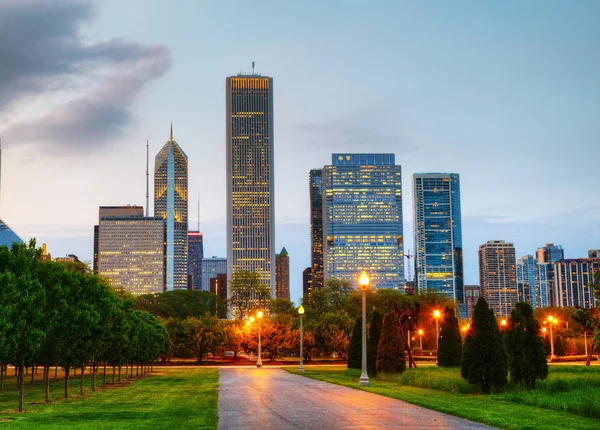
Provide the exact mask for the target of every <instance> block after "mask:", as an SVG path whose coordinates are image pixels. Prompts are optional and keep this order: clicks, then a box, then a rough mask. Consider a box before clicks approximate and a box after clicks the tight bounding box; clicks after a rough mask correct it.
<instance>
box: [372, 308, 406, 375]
mask: <svg viewBox="0 0 600 430" xmlns="http://www.w3.org/2000/svg"><path fill="white" fill-rule="evenodd" d="M404 369H406V359H405V357H404V339H403V338H402V335H401V334H400V329H399V328H398V325H397V324H396V313H395V312H390V313H387V314H385V317H384V318H383V326H382V329H381V339H379V347H378V349H377V370H378V371H380V372H384V373H385V374H388V373H402V372H404Z"/></svg>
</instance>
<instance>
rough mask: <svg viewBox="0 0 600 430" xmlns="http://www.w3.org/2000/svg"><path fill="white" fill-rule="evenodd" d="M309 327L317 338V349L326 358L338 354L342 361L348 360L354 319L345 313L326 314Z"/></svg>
mask: <svg viewBox="0 0 600 430" xmlns="http://www.w3.org/2000/svg"><path fill="white" fill-rule="evenodd" d="M309 326H310V327H312V328H311V331H312V333H313V334H314V336H315V348H316V349H317V351H318V352H319V353H320V354H323V355H325V356H326V357H331V356H332V355H333V354H336V355H337V356H338V357H340V358H341V359H342V360H344V359H346V356H347V353H348V345H349V343H350V330H351V328H352V319H351V318H350V316H349V315H348V314H347V313H346V312H345V311H343V310H342V311H338V312H326V313H324V314H322V315H321V317H320V318H319V320H318V321H316V323H313V324H309Z"/></svg>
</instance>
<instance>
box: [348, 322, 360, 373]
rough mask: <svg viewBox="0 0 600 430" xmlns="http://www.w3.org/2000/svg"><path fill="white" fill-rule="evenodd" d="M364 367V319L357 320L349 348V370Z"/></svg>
mask: <svg viewBox="0 0 600 430" xmlns="http://www.w3.org/2000/svg"><path fill="white" fill-rule="evenodd" d="M361 366H362V318H357V319H356V323H355V324H354V329H353V330H352V337H351V338H350V345H349V346H348V369H360V368H361Z"/></svg>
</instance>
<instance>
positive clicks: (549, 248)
mask: <svg viewBox="0 0 600 430" xmlns="http://www.w3.org/2000/svg"><path fill="white" fill-rule="evenodd" d="M564 258H565V252H564V251H563V248H562V246H561V245H554V244H553V243H547V244H545V245H544V246H542V247H541V248H538V249H537V259H538V261H539V262H540V263H555V262H557V261H560V260H564Z"/></svg>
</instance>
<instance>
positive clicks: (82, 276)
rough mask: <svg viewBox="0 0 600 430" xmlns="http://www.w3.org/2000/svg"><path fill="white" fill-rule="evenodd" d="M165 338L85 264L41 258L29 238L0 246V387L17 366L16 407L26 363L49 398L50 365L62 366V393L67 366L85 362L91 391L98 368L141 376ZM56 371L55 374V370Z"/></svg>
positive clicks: (165, 345)
mask: <svg viewBox="0 0 600 430" xmlns="http://www.w3.org/2000/svg"><path fill="white" fill-rule="evenodd" d="M169 346H170V345H169V338H168V334H167V331H166V329H165V328H164V326H163V325H162V324H161V322H160V321H159V320H158V319H157V318H155V317H154V316H153V315H151V314H150V313H148V312H144V311H141V310H136V309H134V308H133V303H132V302H131V301H130V300H127V299H122V298H119V297H118V296H117V295H116V294H115V292H114V291H112V290H111V289H110V287H109V286H108V285H107V284H106V283H105V282H104V281H102V280H101V279H99V278H98V277H96V276H94V275H91V274H90V273H89V272H88V271H86V270H79V269H78V268H76V267H72V266H70V265H68V264H63V263H58V262H52V261H45V260H42V259H41V249H39V248H36V246H35V240H31V242H30V243H29V245H25V244H13V246H12V248H7V247H5V246H2V247H0V389H1V388H2V384H3V382H4V378H5V376H6V369H7V365H9V364H11V365H14V366H15V368H16V369H17V372H18V373H17V374H18V378H17V379H18V384H19V387H20V390H19V391H20V398H19V411H22V410H23V387H24V375H25V368H26V367H31V368H32V372H34V370H33V369H34V368H37V367H39V366H41V367H43V370H44V381H45V383H44V389H45V392H46V401H49V399H50V368H51V367H55V368H57V367H61V368H62V369H63V370H64V371H65V375H66V376H65V397H67V396H68V395H69V391H68V390H69V376H70V371H71V370H72V369H81V372H80V378H81V393H82V394H83V390H84V374H85V373H84V370H85V368H86V367H87V366H89V367H90V371H91V374H92V390H95V389H96V372H97V370H98V367H99V366H103V368H104V372H103V378H104V379H103V384H106V374H107V372H106V367H107V366H109V367H111V368H112V383H113V384H114V380H115V372H118V378H119V380H120V377H121V369H122V367H125V369H126V370H125V373H126V375H125V376H126V377H127V376H128V375H129V376H131V375H133V372H134V370H133V368H134V366H135V367H136V370H135V371H136V374H138V375H139V373H140V367H141V373H142V374H144V373H145V372H146V371H147V369H148V366H149V365H151V363H152V362H153V361H155V360H156V359H157V358H158V357H159V356H160V355H161V354H163V353H164V351H165V350H168V349H169ZM55 376H56V373H55Z"/></svg>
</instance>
